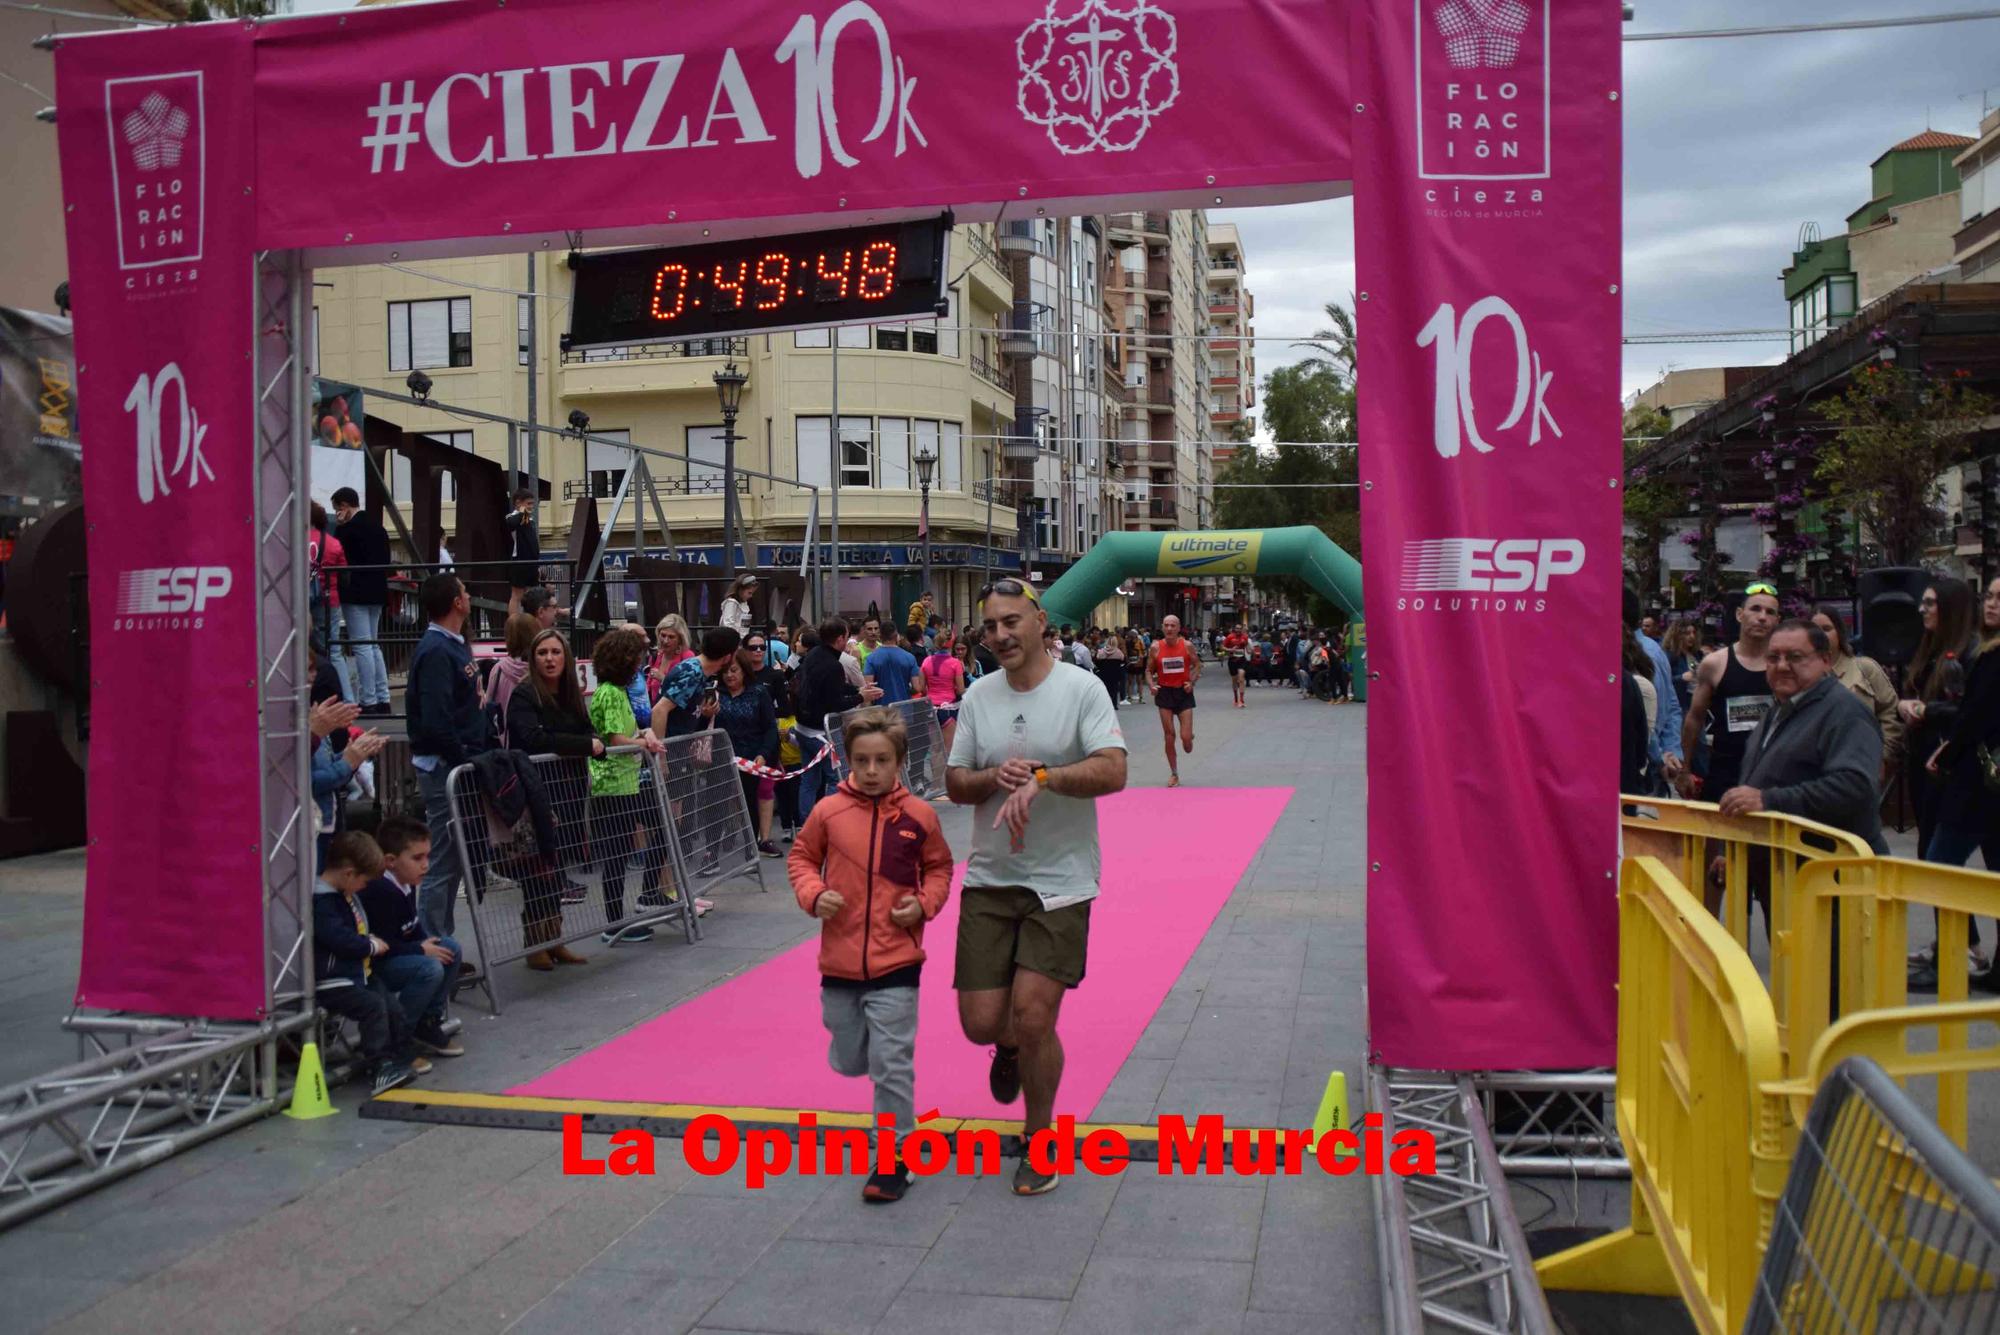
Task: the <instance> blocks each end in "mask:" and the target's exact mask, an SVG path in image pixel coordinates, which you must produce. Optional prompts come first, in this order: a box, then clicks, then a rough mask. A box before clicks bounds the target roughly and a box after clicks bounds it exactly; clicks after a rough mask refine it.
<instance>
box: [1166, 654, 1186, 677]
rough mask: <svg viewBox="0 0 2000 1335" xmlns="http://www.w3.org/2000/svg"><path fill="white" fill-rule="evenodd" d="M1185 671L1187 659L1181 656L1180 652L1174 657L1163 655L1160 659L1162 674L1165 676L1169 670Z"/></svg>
mask: <svg viewBox="0 0 2000 1335" xmlns="http://www.w3.org/2000/svg"><path fill="white" fill-rule="evenodd" d="M1185 671H1187V660H1186V659H1185V658H1182V657H1180V656H1179V655H1178V654H1177V655H1175V656H1174V657H1172V658H1166V657H1162V658H1161V659H1160V675H1161V676H1165V675H1166V674H1167V673H1169V672H1185Z"/></svg>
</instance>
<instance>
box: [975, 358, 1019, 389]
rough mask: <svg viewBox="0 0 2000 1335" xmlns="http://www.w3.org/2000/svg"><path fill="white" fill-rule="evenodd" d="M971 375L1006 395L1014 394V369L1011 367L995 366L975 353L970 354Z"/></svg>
mask: <svg viewBox="0 0 2000 1335" xmlns="http://www.w3.org/2000/svg"><path fill="white" fill-rule="evenodd" d="M972 373H973V374H974V375H976V376H978V377H979V378H980V379H981V380H984V381H985V382H986V383H987V384H989V385H992V386H993V387H994V388H995V389H999V390H1002V391H1004V392H1006V393H1008V394H1012V393H1013V392H1014V368H1013V367H1011V366H995V365H994V364H993V363H992V362H989V361H987V360H986V358H985V357H983V356H981V355H980V354H979V353H977V352H975V353H973V354H972Z"/></svg>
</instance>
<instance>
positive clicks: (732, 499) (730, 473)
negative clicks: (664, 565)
mask: <svg viewBox="0 0 2000 1335" xmlns="http://www.w3.org/2000/svg"><path fill="white" fill-rule="evenodd" d="M714 379H715V397H716V399H717V400H718V401H719V402H720V403H721V405H722V573H723V576H724V578H726V579H734V578H735V577H736V414H737V413H738V411H740V410H741V409H742V407H743V385H744V383H745V382H746V381H748V380H749V379H750V377H749V376H748V375H746V374H745V373H744V372H742V371H741V370H739V369H737V366H736V359H735V358H734V357H732V358H730V359H729V364H728V365H727V366H724V367H723V368H722V369H721V370H720V371H717V372H716V373H715V376H714Z"/></svg>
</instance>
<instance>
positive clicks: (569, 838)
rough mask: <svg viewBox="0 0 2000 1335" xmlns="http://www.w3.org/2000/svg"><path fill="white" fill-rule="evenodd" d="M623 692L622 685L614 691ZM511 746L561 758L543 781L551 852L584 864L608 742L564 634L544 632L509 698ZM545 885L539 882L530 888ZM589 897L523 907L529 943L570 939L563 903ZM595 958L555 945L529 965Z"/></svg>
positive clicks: (561, 864) (564, 864)
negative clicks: (593, 722) (552, 830)
mask: <svg viewBox="0 0 2000 1335" xmlns="http://www.w3.org/2000/svg"><path fill="white" fill-rule="evenodd" d="M614 689H615V688H614ZM507 742H508V745H509V747H510V748H511V749H513V750H515V751H526V752H527V753H528V754H529V755H531V756H539V755H554V756H556V757H557V759H556V760H555V761H553V762H552V763H549V764H547V765H546V766H544V768H543V770H542V781H543V783H544V784H545V785H546V786H547V787H548V790H549V803H550V805H551V806H552V807H553V808H554V811H555V820H556V847H555V848H553V849H545V850H543V851H544V852H545V853H546V854H548V855H549V857H550V858H551V859H552V860H553V861H554V862H555V863H556V865H557V867H558V868H559V869H561V868H568V867H571V866H580V865H582V862H583V833H584V815H585V811H586V809H587V807H588V804H589V794H590V776H589V772H588V770H587V768H586V763H587V762H588V761H589V760H590V759H591V758H593V757H601V756H603V754H604V743H603V742H602V741H600V740H598V737H597V732H596V730H595V729H593V728H592V727H591V726H590V713H589V711H588V710H587V709H586V708H585V707H584V703H583V688H582V687H581V686H579V685H577V680H576V659H575V658H574V657H572V656H571V654H570V651H569V641H568V640H566V639H564V638H563V636H562V632H561V631H556V630H545V631H541V632H540V633H538V634H537V635H536V636H535V638H534V642H533V643H532V644H530V645H529V646H528V679H527V680H526V681H525V682H523V683H522V684H521V685H519V686H517V687H516V688H515V689H514V693H513V694H512V695H511V696H509V697H508V700H507ZM539 883H540V882H539V880H538V881H537V882H534V883H531V885H530V886H529V887H528V888H529V889H530V890H532V889H533V888H534V886H535V885H537V884H539ZM582 898H583V892H582V891H581V890H579V889H576V888H571V889H567V890H563V891H562V892H561V894H560V897H559V898H558V899H557V901H556V902H555V903H554V904H549V903H548V902H547V899H546V896H545V895H536V896H534V898H533V899H531V900H530V901H529V902H528V903H527V904H525V905H524V906H523V908H522V910H521V930H522V933H523V936H522V940H523V943H524V944H526V945H531V946H533V945H541V944H544V943H546V942H550V941H555V940H556V939H557V938H559V937H560V936H561V935H562V906H563V904H564V903H565V902H569V903H577V902H580V901H581V900H582ZM552 960H553V961H556V962H558V963H562V964H583V963H586V962H587V961H586V960H585V959H584V958H583V956H581V955H578V954H576V953H575V952H574V951H572V950H570V949H569V947H567V946H563V945H556V946H551V947H549V948H548V949H546V950H538V951H535V952H534V953H533V954H531V955H529V956H528V967H529V968H530V969H538V970H541V971H542V972H547V971H548V970H549V969H551V968H553V967H554V965H553V964H551V962H550V961H552Z"/></svg>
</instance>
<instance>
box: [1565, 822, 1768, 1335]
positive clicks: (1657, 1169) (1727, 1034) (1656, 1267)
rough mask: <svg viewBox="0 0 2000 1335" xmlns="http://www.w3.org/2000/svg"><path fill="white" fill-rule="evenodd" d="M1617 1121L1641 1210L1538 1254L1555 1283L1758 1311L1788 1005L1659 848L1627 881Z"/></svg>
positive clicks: (1720, 1313) (1699, 1321)
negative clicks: (1584, 1239) (1777, 1007)
mask: <svg viewBox="0 0 2000 1335" xmlns="http://www.w3.org/2000/svg"><path fill="white" fill-rule="evenodd" d="M1618 942H1619V966H1618V1130H1619V1134H1620V1136H1621V1137H1622V1138H1623V1140H1624V1144H1625V1155H1626V1158H1627V1159H1628V1160H1629V1161H1630V1162H1631V1165H1632V1223H1631V1225H1630V1226H1629V1227H1627V1228H1624V1229H1620V1230H1619V1231H1617V1232H1615V1233H1612V1234H1610V1235H1608V1236H1606V1237H1603V1238H1598V1239H1596V1240H1594V1241H1591V1242H1588V1243H1585V1244H1583V1245H1582V1246H1579V1247H1572V1248H1570V1249H1569V1250H1568V1251H1564V1252H1559V1253H1557V1254H1556V1255H1554V1256H1550V1257H1546V1258H1544V1259H1543V1260H1542V1261H1540V1262H1538V1263H1537V1265H1536V1267H1535V1269H1536V1273H1537V1274H1538V1275H1539V1276H1540V1277H1541V1281H1542V1284H1543V1285H1544V1287H1546V1288H1551V1289H1583V1290H1593V1291H1609V1292H1620V1293H1650V1294H1657V1295H1660V1296H1665V1297H1671V1296H1674V1295H1676V1294H1678V1295H1679V1296H1680V1297H1681V1298H1682V1299H1683V1300H1685V1301H1686V1303H1687V1306H1688V1310H1689V1313H1690V1315H1692V1316H1693V1318H1694V1322H1695V1325H1696V1326H1697V1327H1698V1328H1699V1329H1700V1330H1702V1331H1704V1332H1715V1333H1719V1332H1722V1331H1726V1330H1733V1329H1735V1328H1736V1326H1737V1324H1738V1323H1740V1322H1741V1320H1742V1318H1743V1314H1744V1312H1746V1311H1747V1310H1748V1308H1749V1298H1750V1293H1751V1290H1752V1288H1753V1286H1754V1285H1755V1282H1756V1277H1757V1266H1758V1256H1759V1250H1760V1245H1761V1242H1762V1239H1763V1238H1764V1237H1765V1236H1766V1234H1767V1232H1768V1229H1769V1225H1770V1219H1771V1212H1772V1209H1773V1207H1774V1205H1775V1202H1776V1200H1777V1197H1778V1193H1779V1190H1780V1188H1781V1187H1782V1185H1783V1182H1784V1172H1785V1149H1786V1145H1785V1141H1786V1132H1787V1130H1788V1123H1789V1116H1788V1113H1787V1109H1786V1106H1785V1101H1784V1099H1783V1097H1782V1096H1780V1095H1778V1094H1774V1093H1770V1092H1767V1091H1768V1090H1769V1088H1770V1087H1771V1086H1773V1085H1775V1084H1777V1083H1778V1081H1779V1079H1780V1078H1781V1076H1782V1074H1783V1070H1784V1067H1783V1057H1782V1055H1781V1053H1780V1051H1779V1048H1778V1018H1777V1015H1776V1013H1775V1012H1774V1011H1773V1009H1772V1006H1771V998H1770V996H1769V995H1768V994H1767V993H1766V992H1765V990H1764V986H1763V983H1762V981H1761V980H1760V979H1759V978H1758V977H1757V971H1756V969H1755V968H1754V967H1753V966H1752V965H1751V963H1750V957H1749V955H1748V954H1747V953H1745V951H1744V950H1743V948H1742V947H1741V946H1740V945H1738V944H1737V943H1736V942H1735V941H1734V940H1732V939H1731V938H1730V935H1729V933H1728V932H1726V931H1724V930H1723V928H1722V926H1721V924H1719V923H1718V922H1716V920H1715V919H1714V918H1713V917H1712V916H1711V915H1710V914H1709V912H1708V910H1707V909H1706V908H1705V907H1703V905H1702V902H1701V900H1700V899H1698V898H1696V897H1695V896H1694V895H1693V894H1692V893H1690V892H1689V891H1688V889H1687V888H1686V887H1685V886H1683V885H1682V884H1681V883H1680V881H1679V879H1678V878H1676V877H1675V876H1674V874H1673V872H1672V871H1670V870H1669V869H1668V868H1667V866H1666V865H1665V864H1664V863H1662V862H1661V861H1659V860H1658V859H1657V858H1652V857H1636V858H1628V859H1627V860H1626V862H1625V865H1624V869H1623V873H1622V876H1621V879H1620V884H1619V916H1618Z"/></svg>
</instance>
